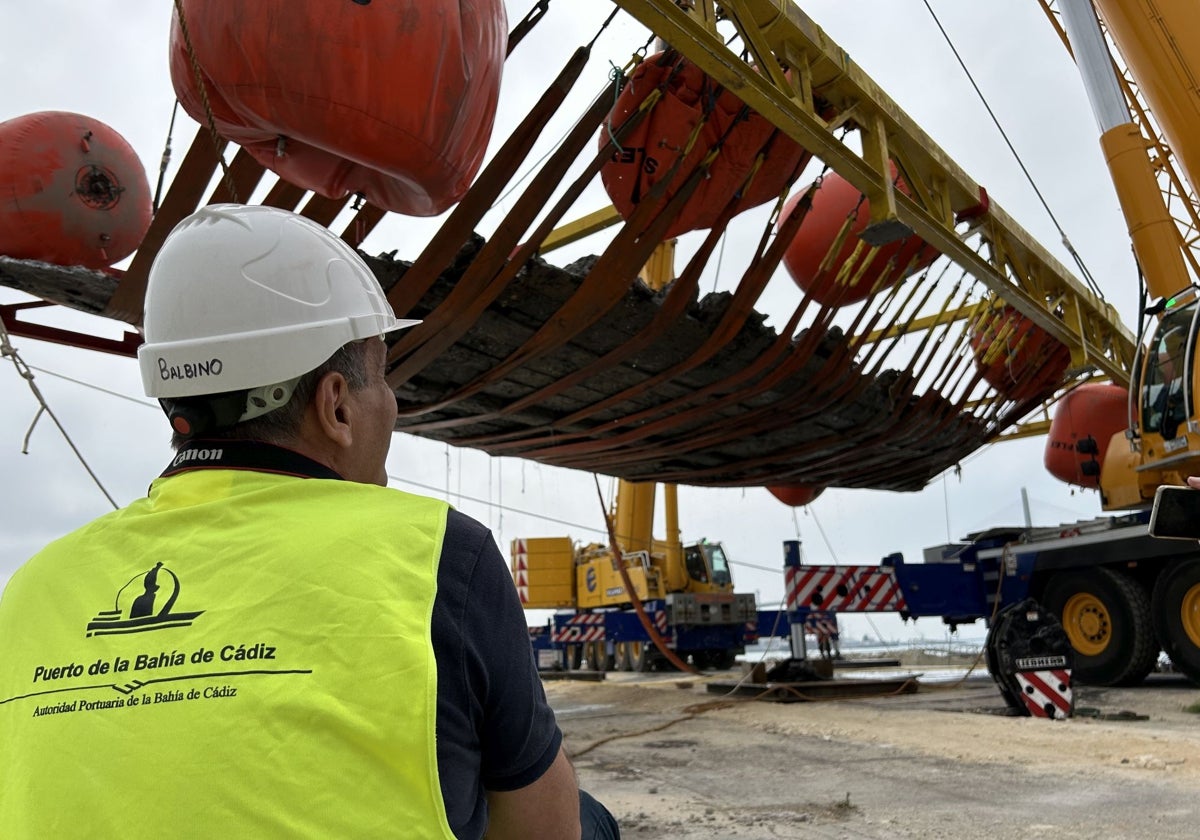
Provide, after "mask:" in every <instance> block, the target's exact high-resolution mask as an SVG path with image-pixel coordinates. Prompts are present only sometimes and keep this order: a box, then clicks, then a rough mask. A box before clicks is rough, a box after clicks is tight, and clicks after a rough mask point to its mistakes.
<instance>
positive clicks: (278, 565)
mask: <svg viewBox="0 0 1200 840" xmlns="http://www.w3.org/2000/svg"><path fill="white" fill-rule="evenodd" d="M414 323H416V322H414V321H404V320H398V319H396V317H395V315H394V313H393V312H392V310H391V307H390V306H389V305H388V303H387V300H386V298H385V297H384V294H383V291H382V289H381V288H380V287H379V283H378V281H377V280H376V278H375V277H374V275H373V274H372V273H371V272H370V270H369V269H368V268H367V266H366V265H365V264H364V263H363V261H362V260H361V259H360V258H359V256H358V255H357V254H356V253H355V252H354V250H353V249H351V248H350V247H348V246H347V245H346V244H345V243H343V242H342V241H341V240H340V239H338V238H337V237H335V236H334V235H333V234H332V233H330V232H329V231H328V230H326V229H325V228H323V227H320V226H319V225H316V224H314V223H312V222H310V221H308V220H307V219H304V218H303V217H301V216H298V215H295V214H292V213H288V212H286V211H282V210H276V209H273V208H268V207H245V206H238V205H213V206H210V207H206V208H204V209H202V210H200V211H198V212H197V213H195V214H193V215H192V216H190V217H189V218H187V219H185V220H184V221H183V222H181V223H180V224H179V225H178V226H177V227H176V229H175V230H174V231H173V232H172V233H171V235H170V237H168V239H167V240H166V242H165V243H164V245H163V247H162V249H161V251H160V252H159V254H158V256H157V257H156V259H155V261H154V264H153V266H152V268H151V271H150V277H149V284H148V291H147V297H146V323H145V338H146V341H145V344H144V345H143V346H142V348H141V349H140V351H139V363H140V366H141V370H142V377H143V382H144V384H145V387H146V391H147V394H148V395H150V396H153V397H157V398H158V399H159V400H160V402H161V404H162V406H163V410H164V411H165V412H166V414H167V416H168V418H169V420H170V424H171V428H172V431H173V435H174V437H173V443H174V445H175V448H176V454H175V456H174V458H173V460H172V461H171V463H170V464H169V465H168V467H167V469H166V470H165V471H164V472H163V474H162V475H161V476H160V477H159V478H158V479H156V480H155V481H154V482H153V483H152V484H151V486H150V490H149V493H148V495H147V496H146V497H145V498H143V499H139V500H137V501H135V502H133V503H132V504H130V505H129V506H127V507H125V508H123V509H121V510H119V511H115V512H113V513H110V514H108V515H106V516H103V517H101V518H100V519H98V520H96V521H94V522H92V523H91V524H89V525H86V526H84V527H83V528H82V529H80V530H79V531H76V532H75V533H73V534H70V535H68V536H66V537H64V538H62V539H60V540H58V541H56V542H54V543H52V544H51V545H50V546H48V547H47V548H46V549H44V550H43V551H42V552H40V553H39V554H38V555H36V556H35V557H34V558H32V559H31V560H30V561H29V562H27V563H26V564H25V565H24V566H23V567H22V568H21V569H20V570H19V571H18V572H17V573H16V574H15V575H14V576H13V578H12V580H11V581H10V583H9V585H8V587H7V588H6V590H5V592H4V595H3V598H2V599H0V636H2V637H3V638H5V639H8V640H10V642H11V643H12V644H10V648H9V652H8V653H6V655H5V656H4V657H3V658H2V659H0V742H2V743H3V744H4V761H3V762H2V763H0V836H3V837H14V838H16V837H29V838H33V837H57V838H81V837H85V836H96V835H102V836H103V835H109V834H115V833H117V832H120V833H122V834H129V835H131V836H142V837H164V836H172V837H213V836H222V837H254V838H276V837H278V838H283V837H287V838H298V837H308V838H334V837H338V838H383V837H398V838H425V837H430V838H434V837H436V838H449V837H459V838H468V837H469V838H479V837H484V836H486V837H489V838H564V840H567V839H568V838H569V840H575V838H578V837H580V836H581V827H582V832H583V836H584V837H587V838H592V837H595V838H608V837H616V836H618V831H617V827H616V823H615V821H614V820H613V819H612V816H611V815H610V814H609V813H608V812H607V811H606V810H605V809H604V808H603V806H601V805H599V804H598V803H596V802H595V800H593V799H591V797H589V796H587V795H586V794H583V793H581V792H579V790H578V787H577V784H576V781H575V776H574V772H573V770H572V768H571V765H570V763H569V761H568V759H567V756H566V754H565V752H564V751H563V748H562V734H561V732H560V731H559V729H558V726H557V724H556V723H555V720H554V714H553V712H552V711H551V709H550V707H549V706H548V704H547V702H546V698H545V694H544V692H543V690H542V687H541V683H540V681H539V679H538V675H537V670H536V667H535V665H534V662H533V657H532V651H531V649H530V645H529V638H528V633H527V630H526V627H525V620H524V613H523V612H522V610H521V606H520V603H519V601H518V599H517V596H516V591H515V588H514V586H513V583H512V579H511V577H510V576H509V573H508V570H507V568H506V566H505V564H504V561H503V558H502V557H501V556H500V553H499V551H498V550H497V548H496V546H495V543H494V542H493V540H492V539H491V536H490V534H489V533H488V532H487V530H486V529H485V528H484V527H483V526H482V525H480V524H479V523H477V522H475V521H474V520H471V519H469V518H468V517H466V516H463V515H462V514H460V513H457V512H456V511H454V510H452V509H450V508H449V506H448V505H446V504H445V503H443V502H440V501H436V500H434V499H429V498H424V497H420V496H414V495H410V494H407V493H403V492H400V491H396V490H391V489H387V487H386V484H387V475H386V468H385V459H386V456H387V452H388V447H389V444H390V441H391V435H392V432H393V429H394V426H395V421H396V414H397V409H396V401H395V396H394V394H393V393H392V391H391V389H390V387H389V386H388V384H387V381H386V379H385V370H386V355H387V345H386V343H385V341H384V336H385V335H386V334H388V333H391V332H393V331H396V330H399V329H403V328H405V327H408V326H411V325H412V324H414ZM17 640H22V641H21V642H20V643H17ZM581 804H582V814H581Z"/></svg>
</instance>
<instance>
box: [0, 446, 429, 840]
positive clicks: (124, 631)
mask: <svg viewBox="0 0 1200 840" xmlns="http://www.w3.org/2000/svg"><path fill="white" fill-rule="evenodd" d="M446 515H447V505H446V504H445V503H442V502H438V501H435V500H433V499H427V498H423V497H419V496H412V495H409V494H406V493H402V492H399V491H396V490H389V489H385V488H381V487H375V486H370V485H363V484H357V483H352V482H348V481H337V480H327V479H319V478H296V477H292V476H284V475H274V474H270V473H264V472H252V471H240V470H230V469H206V470H198V471H194V472H184V473H182V474H179V475H175V476H172V477H170V478H162V479H159V480H158V481H156V482H154V484H153V485H152V486H151V489H150V493H149V496H148V497H147V498H145V499H141V500H139V501H137V502H135V503H134V504H132V505H130V506H129V507H127V508H125V509H123V510H120V511H117V512H114V513H112V514H109V515H107V516H104V517H101V518H100V519H98V520H96V521H95V522H93V523H92V524H90V525H88V526H86V527H84V528H83V529H81V530H79V531H77V532H75V533H73V534H71V535H69V536H67V537H65V538H63V539H61V540H59V541H57V542H55V543H53V544H51V545H50V546H49V547H47V548H46V549H45V550H44V551H42V552H41V553H40V554H38V555H37V556H36V557H34V558H33V559H32V560H30V561H29V562H28V563H27V564H26V565H25V566H24V567H23V568H21V569H20V570H19V571H18V572H17V573H16V574H15V575H14V576H13V578H12V580H11V582H10V583H9V585H8V587H7V589H6V590H5V592H4V595H3V598H2V599H0V639H3V644H4V654H3V656H0V752H2V755H0V837H4V838H14V840H15V838H28V839H29V840H34V839H35V838H38V839H39V840H40V838H56V840H61V839H62V838H67V840H70V838H85V837H86V838H92V837H116V836H125V837H178V838H189V837H197V838H198V837H205V838H209V837H229V838H256V839H257V838H284V837H286V838H320V840H330V838H356V840H358V839H359V838H385V837H389V838H390V837H397V838H425V837H431V838H433V837H436V838H448V837H451V836H452V834H451V831H450V828H449V825H448V824H447V820H446V811H445V806H444V803H443V801H442V794H441V788H440V785H439V781H438V770H437V753H436V745H435V739H434V727H435V722H436V715H437V703H436V696H437V670H436V667H435V662H434V655H433V647H432V644H431V641H430V617H431V613H432V609H433V600H434V595H435V591H436V584H437V567H438V560H439V557H440V555H441V548H442V539H443V536H444V534H445V527H446Z"/></svg>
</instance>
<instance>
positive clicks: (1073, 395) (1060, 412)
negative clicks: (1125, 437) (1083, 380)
mask: <svg viewBox="0 0 1200 840" xmlns="http://www.w3.org/2000/svg"><path fill="white" fill-rule="evenodd" d="M1128 427H1129V392H1128V391H1127V390H1125V389H1124V388H1122V387H1120V386H1119V385H1110V384H1107V383H1099V382H1089V383H1087V384H1085V385H1080V386H1079V387H1078V388H1076V389H1074V390H1073V391H1071V392H1070V393H1068V394H1065V395H1064V396H1063V398H1062V399H1061V400H1059V401H1058V405H1057V406H1056V407H1055V409H1054V419H1053V420H1052V421H1050V433H1049V435H1048V436H1047V437H1046V453H1045V457H1044V462H1045V464H1046V469H1047V470H1048V471H1049V472H1050V475H1052V476H1054V477H1055V478H1057V479H1059V480H1060V481H1065V482H1066V483H1067V484H1074V485H1077V486H1079V487H1099V486H1100V469H1101V467H1103V465H1104V455H1105V453H1106V451H1107V450H1108V444H1109V442H1110V441H1111V440H1112V437H1113V435H1115V434H1117V433H1119V432H1121V431H1123V430H1124V429H1126V428H1128Z"/></svg>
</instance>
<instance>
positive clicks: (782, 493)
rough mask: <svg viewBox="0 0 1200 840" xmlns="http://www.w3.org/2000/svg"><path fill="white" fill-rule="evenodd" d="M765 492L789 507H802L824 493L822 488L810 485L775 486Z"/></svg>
mask: <svg viewBox="0 0 1200 840" xmlns="http://www.w3.org/2000/svg"><path fill="white" fill-rule="evenodd" d="M767 492H768V493H770V494H771V495H772V496H774V497H775V498H776V499H778V500H779V501H781V502H783V503H784V504H785V505H788V506H790V507H804V506H805V505H807V504H810V503H811V502H812V501H814V500H815V499H816V498H817V496H820V495H821V494H822V493H824V492H825V488H824V487H819V486H814V485H812V484H777V485H775V486H773V487H768V488H767Z"/></svg>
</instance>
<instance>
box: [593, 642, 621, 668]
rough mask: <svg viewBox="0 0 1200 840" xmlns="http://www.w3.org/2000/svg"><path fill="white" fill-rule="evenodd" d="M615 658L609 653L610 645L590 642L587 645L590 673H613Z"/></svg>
mask: <svg viewBox="0 0 1200 840" xmlns="http://www.w3.org/2000/svg"><path fill="white" fill-rule="evenodd" d="M613 659H614V657H613V655H612V654H611V653H609V652H608V645H607V644H605V643H604V642H588V643H587V661H588V670H590V671H600V672H602V673H603V672H605V671H611V670H612V669H613V665H614V664H616V663H615V662H614V661H613Z"/></svg>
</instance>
